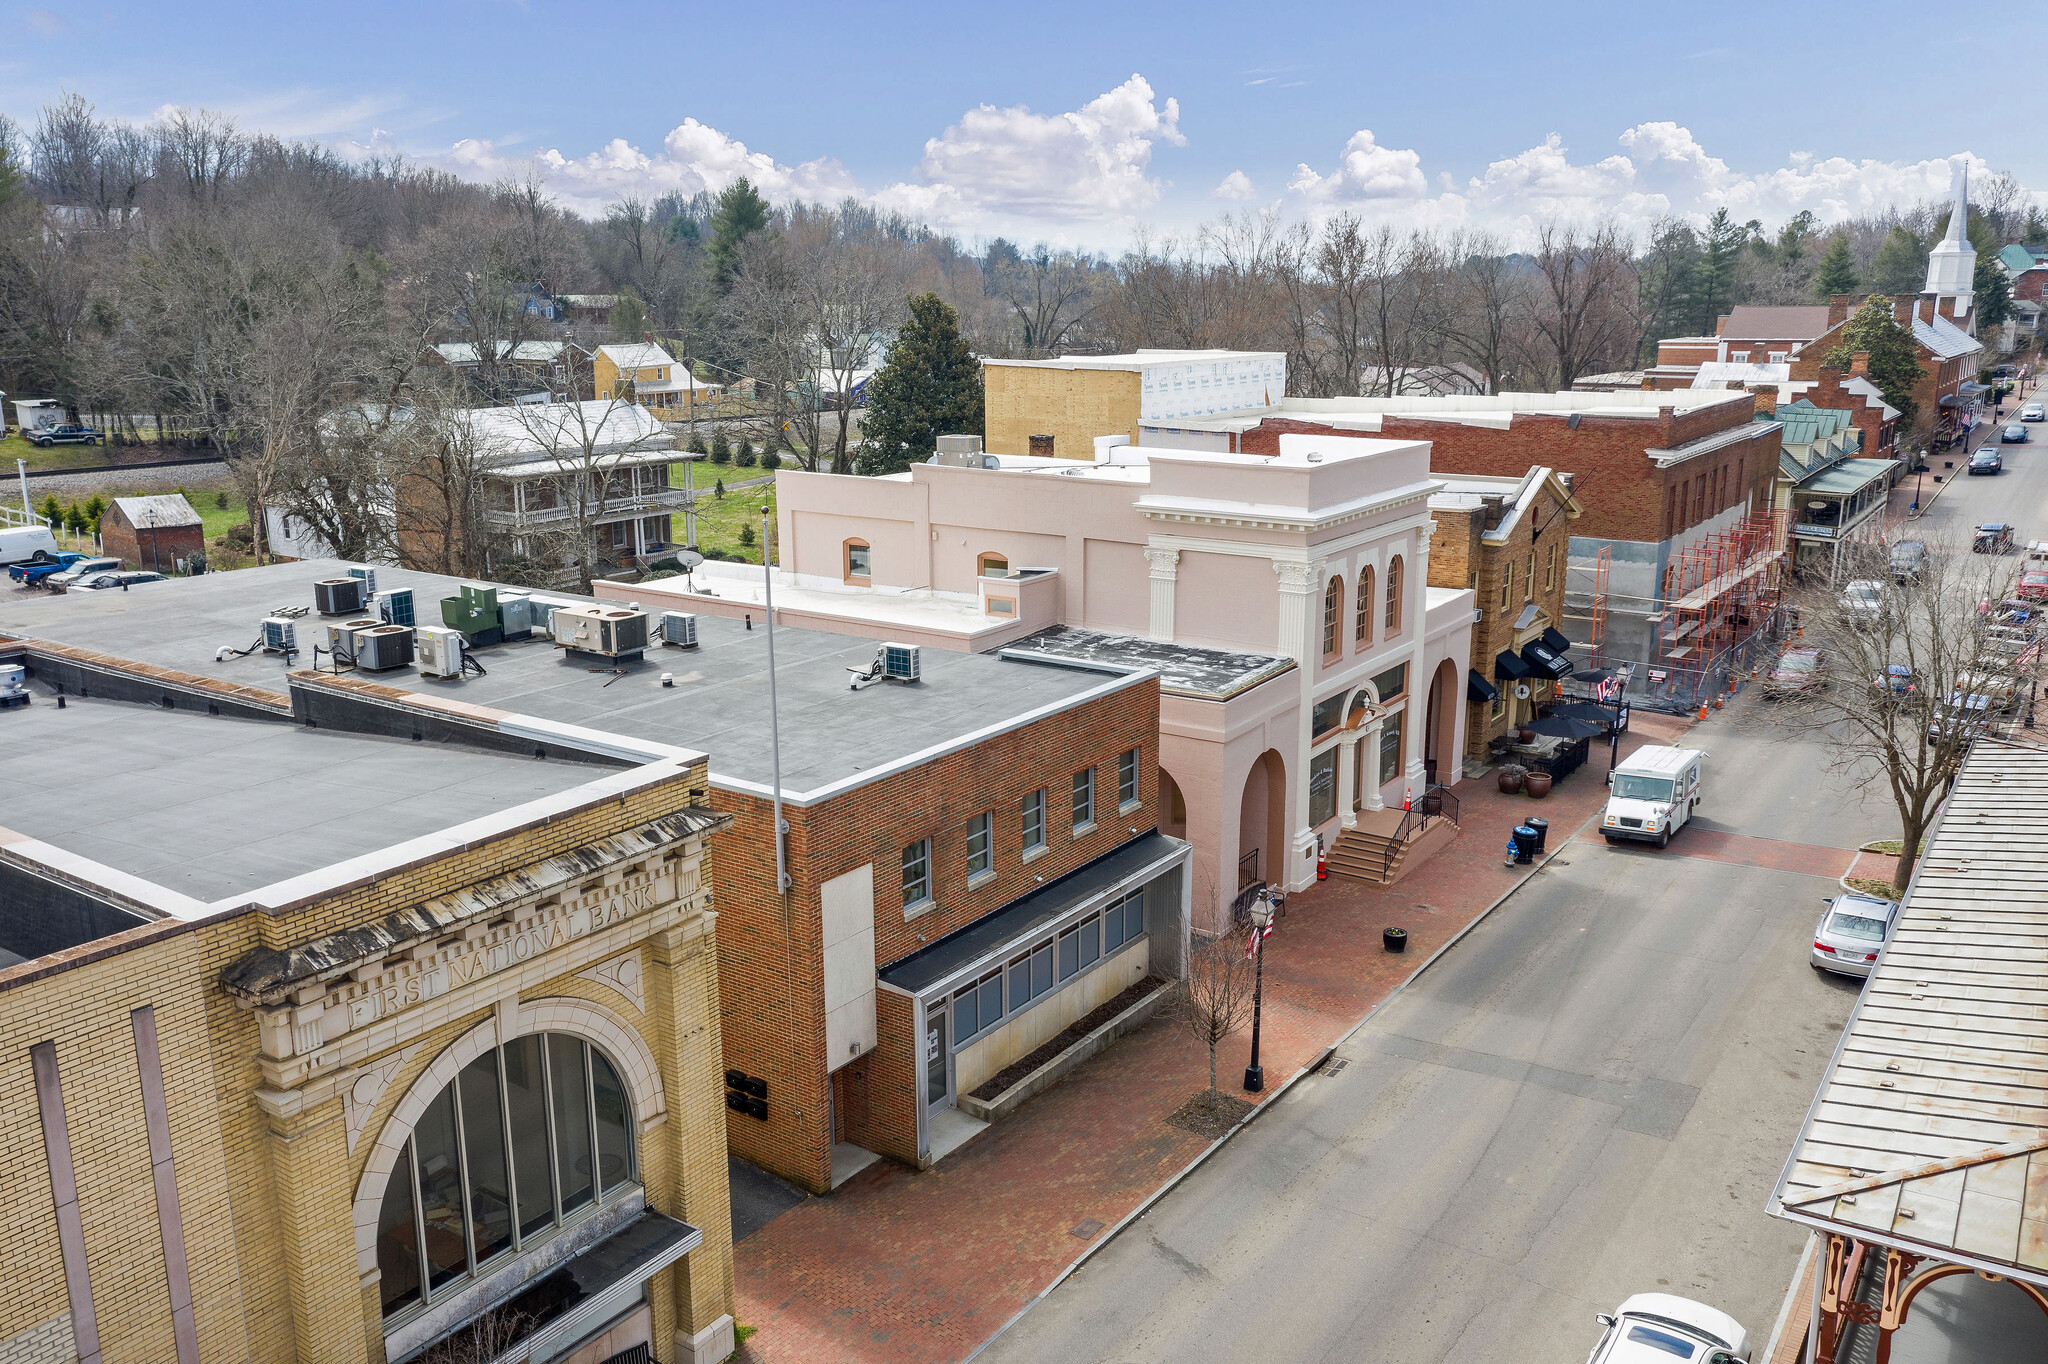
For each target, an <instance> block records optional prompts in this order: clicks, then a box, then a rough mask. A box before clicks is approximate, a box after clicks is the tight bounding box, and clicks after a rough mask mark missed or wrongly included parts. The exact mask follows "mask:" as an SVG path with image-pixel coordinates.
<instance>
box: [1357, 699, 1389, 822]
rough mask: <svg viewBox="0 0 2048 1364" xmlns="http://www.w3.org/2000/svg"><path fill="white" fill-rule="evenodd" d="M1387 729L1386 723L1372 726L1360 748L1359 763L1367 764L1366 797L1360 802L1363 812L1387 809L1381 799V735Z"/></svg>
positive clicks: (1382, 722)
mask: <svg viewBox="0 0 2048 1364" xmlns="http://www.w3.org/2000/svg"><path fill="white" fill-rule="evenodd" d="M1385 728H1386V722H1385V721H1380V722H1379V723H1377V724H1374V725H1372V726H1370V727H1369V728H1367V730H1366V731H1365V738H1364V740H1363V741H1361V742H1360V744H1359V746H1358V747H1359V761H1360V762H1362V763H1364V764H1365V796H1364V799H1362V800H1360V801H1359V802H1358V808H1359V809H1361V810H1384V809H1386V808H1387V803H1386V802H1385V801H1383V800H1381V799H1380V733H1381V731H1382V730H1384V729H1385Z"/></svg>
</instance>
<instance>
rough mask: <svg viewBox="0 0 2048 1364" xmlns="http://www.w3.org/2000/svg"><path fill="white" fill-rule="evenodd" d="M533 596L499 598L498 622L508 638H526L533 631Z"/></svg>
mask: <svg viewBox="0 0 2048 1364" xmlns="http://www.w3.org/2000/svg"><path fill="white" fill-rule="evenodd" d="M533 616H534V611H533V598H531V597H525V596H507V597H500V598H498V623H499V627H500V628H501V629H502V630H504V632H505V638H506V639H525V638H526V637H527V636H528V635H529V634H531V633H532V632H533Z"/></svg>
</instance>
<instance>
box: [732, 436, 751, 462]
mask: <svg viewBox="0 0 2048 1364" xmlns="http://www.w3.org/2000/svg"><path fill="white" fill-rule="evenodd" d="M754 459H755V455H754V443H753V442H752V441H750V440H742V441H741V442H740V448H739V449H737V450H735V451H733V452H732V462H733V463H734V464H737V465H738V466H739V467H740V468H742V469H751V468H753V467H754Z"/></svg>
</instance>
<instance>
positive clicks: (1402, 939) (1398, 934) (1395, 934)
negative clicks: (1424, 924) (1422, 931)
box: [1380, 928, 1408, 952]
mask: <svg viewBox="0 0 2048 1364" xmlns="http://www.w3.org/2000/svg"><path fill="white" fill-rule="evenodd" d="M1380 941H1381V942H1382V943H1384V944H1385V945H1386V949H1387V950H1388V951H1389V952H1406V951H1407V950H1408V930H1407V929H1405V928H1383V929H1381V930H1380Z"/></svg>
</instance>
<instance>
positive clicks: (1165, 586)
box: [1145, 546, 1180, 644]
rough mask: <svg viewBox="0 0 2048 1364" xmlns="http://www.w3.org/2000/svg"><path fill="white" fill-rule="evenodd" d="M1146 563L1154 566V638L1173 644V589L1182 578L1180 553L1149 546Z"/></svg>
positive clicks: (1174, 550)
mask: <svg viewBox="0 0 2048 1364" xmlns="http://www.w3.org/2000/svg"><path fill="white" fill-rule="evenodd" d="M1145 562H1147V563H1149V564H1151V565H1152V631H1151V633H1152V638H1154V639H1156V640H1158V641H1159V642H1160V643H1162V644H1171V643H1173V589H1174V583H1175V582H1176V581H1177V580H1178V579H1179V577H1180V551H1179V550H1177V549H1161V548H1159V547H1157V546H1148V547H1147V548H1146V550H1145Z"/></svg>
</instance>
